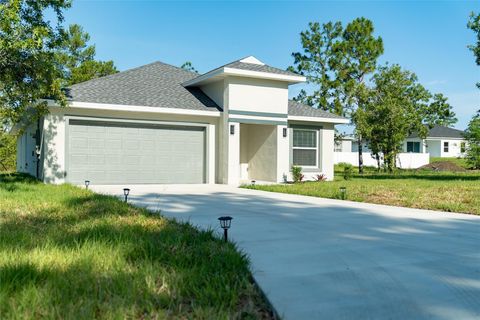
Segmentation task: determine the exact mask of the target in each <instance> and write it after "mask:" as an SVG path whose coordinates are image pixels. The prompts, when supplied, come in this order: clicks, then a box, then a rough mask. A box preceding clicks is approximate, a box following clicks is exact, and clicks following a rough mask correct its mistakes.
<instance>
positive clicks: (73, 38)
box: [56, 24, 118, 86]
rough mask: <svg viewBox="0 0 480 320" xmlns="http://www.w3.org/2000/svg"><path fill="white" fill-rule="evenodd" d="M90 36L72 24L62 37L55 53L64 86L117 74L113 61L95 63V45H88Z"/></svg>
mask: <svg viewBox="0 0 480 320" xmlns="http://www.w3.org/2000/svg"><path fill="white" fill-rule="evenodd" d="M89 41H90V35H89V34H88V33H87V32H85V31H84V30H83V28H82V27H81V26H79V25H78V24H72V25H70V26H69V28H68V30H67V31H66V32H65V33H64V35H63V41H62V43H61V46H60V48H59V49H58V50H57V52H56V58H57V60H58V64H59V66H60V69H61V72H62V74H61V76H60V77H61V78H62V79H63V84H64V86H70V85H72V84H75V83H79V82H83V81H87V80H90V79H94V78H99V77H103V76H107V75H110V74H114V73H117V72H118V70H117V68H116V67H115V65H114V63H113V61H111V60H110V61H96V60H95V53H96V50H95V45H89V44H88V42H89Z"/></svg>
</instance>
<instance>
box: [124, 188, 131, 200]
mask: <svg viewBox="0 0 480 320" xmlns="http://www.w3.org/2000/svg"><path fill="white" fill-rule="evenodd" d="M129 194H130V189H128V188H124V189H123V195H124V196H125V202H127V200H128V195H129Z"/></svg>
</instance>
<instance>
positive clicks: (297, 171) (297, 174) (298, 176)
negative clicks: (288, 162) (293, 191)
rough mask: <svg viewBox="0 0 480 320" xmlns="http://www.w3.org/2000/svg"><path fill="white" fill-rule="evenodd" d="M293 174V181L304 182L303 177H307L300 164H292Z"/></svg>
mask: <svg viewBox="0 0 480 320" xmlns="http://www.w3.org/2000/svg"><path fill="white" fill-rule="evenodd" d="M292 176H293V182H295V183H297V182H302V181H303V178H304V177H305V176H304V175H303V174H302V168H301V167H298V166H292Z"/></svg>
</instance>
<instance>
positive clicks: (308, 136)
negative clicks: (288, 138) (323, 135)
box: [292, 129, 318, 167]
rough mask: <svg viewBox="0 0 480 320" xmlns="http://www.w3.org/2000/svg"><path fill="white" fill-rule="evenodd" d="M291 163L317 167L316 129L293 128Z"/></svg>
mask: <svg viewBox="0 0 480 320" xmlns="http://www.w3.org/2000/svg"><path fill="white" fill-rule="evenodd" d="M292 149H293V165H295V166H300V167H318V130H315V129H293V144H292Z"/></svg>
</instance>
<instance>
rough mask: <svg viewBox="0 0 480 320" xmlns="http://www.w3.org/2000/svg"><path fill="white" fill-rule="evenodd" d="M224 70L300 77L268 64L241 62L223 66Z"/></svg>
mask: <svg viewBox="0 0 480 320" xmlns="http://www.w3.org/2000/svg"><path fill="white" fill-rule="evenodd" d="M223 67H224V68H234V69H241V70H249V71H258V72H268V73H275V74H283V75H287V76H297V77H299V76H300V75H299V74H296V73H293V72H290V71H285V70H282V69H278V68H275V67H271V66H267V65H266V64H264V65H260V64H253V63H244V62H240V61H234V62H232V63H229V64H226V65H224V66H223Z"/></svg>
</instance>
